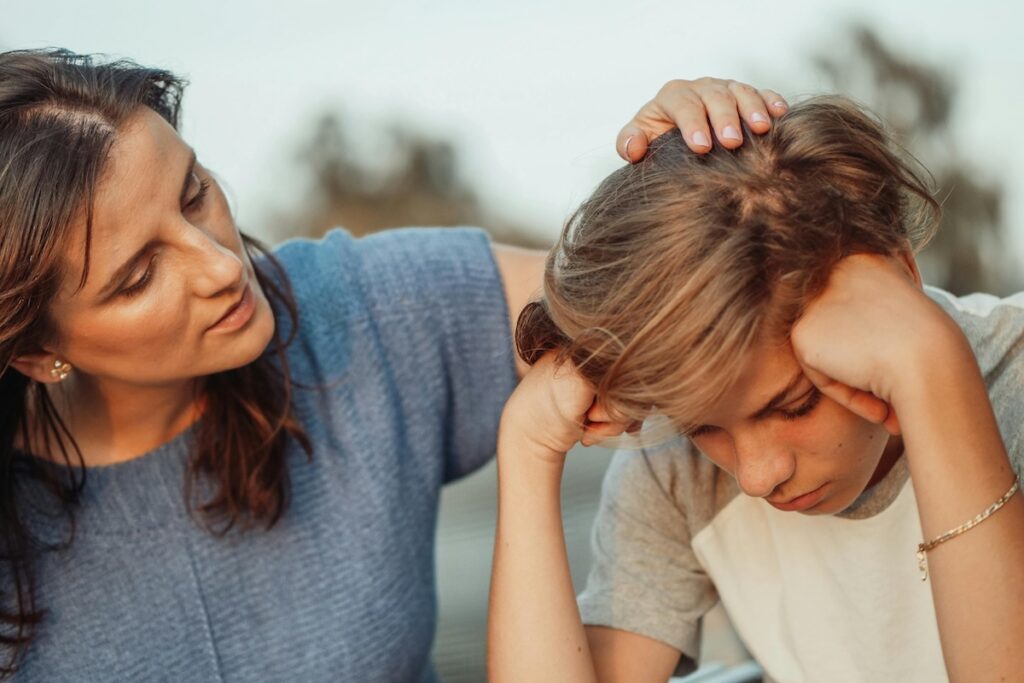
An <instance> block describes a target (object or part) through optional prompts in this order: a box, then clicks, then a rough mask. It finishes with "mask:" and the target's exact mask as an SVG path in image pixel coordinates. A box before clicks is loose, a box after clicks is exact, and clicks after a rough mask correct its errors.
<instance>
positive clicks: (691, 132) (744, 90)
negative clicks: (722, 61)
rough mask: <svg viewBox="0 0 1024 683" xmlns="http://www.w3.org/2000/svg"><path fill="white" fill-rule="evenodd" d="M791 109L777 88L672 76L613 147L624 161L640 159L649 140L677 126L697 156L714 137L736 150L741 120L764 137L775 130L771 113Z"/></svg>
mask: <svg viewBox="0 0 1024 683" xmlns="http://www.w3.org/2000/svg"><path fill="white" fill-rule="evenodd" d="M788 109H789V105H787V104H786V100H785V99H784V98H783V97H782V96H781V95H779V94H778V93H777V92H775V91H774V90H758V89H756V88H754V87H753V86H750V85H747V84H746V83H740V82H739V81H730V80H723V79H721V78H709V77H704V78H698V79H696V80H693V81H686V80H681V79H677V80H672V81H669V82H668V83H666V84H665V85H663V86H662V88H661V90H659V91H658V94H657V95H655V97H654V99H653V100H651V101H650V102H648V103H647V104H645V105H644V106H643V107H642V108H641V109H640V111H638V112H637V114H636V116H634V117H633V120H632V121H630V122H629V123H627V124H626V126H625V127H624V128H623V129H622V130H621V131H619V136H618V138H617V142H616V145H615V147H616V149H617V150H618V152H619V156H621V157H622V158H623V159H625V160H626V161H628V162H630V163H633V162H636V161H640V160H641V159H643V157H644V154H646V153H647V145H648V143H650V141H651V140H654V138H656V137H658V136H659V135H661V134H662V133H664V132H665V131H668V130H671V129H673V128H678V129H679V130H680V131H682V133H683V139H684V140H685V141H686V144H687V146H689V148H690V149H692V150H693V151H694V152H697V153H698V154H703V153H705V152H708V151H710V150H711V145H712V142H713V140H714V139H717V140H718V144H720V145H722V146H723V147H726V148H728V149H735V148H736V147H739V146H740V145H742V144H743V126H741V125H740V120H741V119H742V120H743V121H744V122H745V123H746V124H747V127H748V128H749V129H750V130H751V131H753V132H754V133H757V134H759V135H760V134H763V133H767V132H768V131H769V130H770V129H771V119H772V117H779V116H782V115H783V114H785V113H786V111H787V110H788ZM709 122H710V127H709ZM712 130H714V138H713V137H712Z"/></svg>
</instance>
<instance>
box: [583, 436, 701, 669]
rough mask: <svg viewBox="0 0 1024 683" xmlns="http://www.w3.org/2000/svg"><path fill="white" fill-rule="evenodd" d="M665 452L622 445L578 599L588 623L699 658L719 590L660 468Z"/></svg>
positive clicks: (607, 484) (608, 478)
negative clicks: (704, 624)
mask: <svg viewBox="0 0 1024 683" xmlns="http://www.w3.org/2000/svg"><path fill="white" fill-rule="evenodd" d="M663 455H665V454H663V453H660V452H656V453H654V454H652V453H649V452H647V451H642V450H641V451H619V452H617V453H616V454H615V456H614V458H613V459H612V462H611V465H610V466H609V468H608V472H607V474H606V475H605V480H604V485H603V488H602V492H601V504H600V508H599V511H598V515H597V519H596V520H595V522H594V529H593V535H592V538H591V551H592V556H593V557H592V562H593V564H592V566H591V570H590V574H589V576H588V577H587V584H586V588H585V589H584V590H583V592H582V593H581V594H580V595H579V597H578V604H579V608H580V613H581V616H582V618H583V623H584V624H587V625H591V626H606V627H610V628H615V629H620V630H624V631H630V632H632V633H637V634H640V635H643V636H647V637H649V638H654V639H656V640H659V641H661V642H663V643H665V644H667V645H671V646H672V647H674V648H676V649H677V650H679V651H680V652H682V653H683V654H684V655H685V656H686V657H688V658H690V659H691V660H694V661H695V660H696V659H697V656H698V654H699V650H700V619H701V617H702V616H703V615H704V614H705V613H706V612H707V611H708V610H709V609H711V607H713V606H714V604H715V603H716V602H717V601H718V596H717V593H716V592H715V589H714V586H713V585H712V583H711V580H710V579H709V577H708V576H707V574H706V573H705V572H704V570H703V568H702V567H701V566H700V564H699V563H698V561H697V559H696V556H695V554H694V552H693V550H692V548H691V546H690V531H689V527H688V524H687V521H686V519H685V516H684V513H683V511H682V510H681V508H680V507H679V506H677V505H676V504H675V503H674V501H673V498H672V496H671V493H670V490H671V488H670V486H669V485H668V483H669V482H664V481H662V477H661V475H660V473H659V472H658V471H657V469H658V468H659V467H661V466H662V463H658V462H656V460H657V459H658V458H661V457H663Z"/></svg>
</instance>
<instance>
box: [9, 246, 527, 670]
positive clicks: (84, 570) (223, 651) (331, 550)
mask: <svg viewBox="0 0 1024 683" xmlns="http://www.w3.org/2000/svg"><path fill="white" fill-rule="evenodd" d="M276 255H277V257H278V258H279V259H280V260H281V261H282V262H283V264H284V266H285V269H286V270H287V272H288V274H289V276H290V278H291V281H292V285H293V286H294V289H295V296H296V299H297V302H298V307H299V315H300V325H299V334H298V337H297V338H296V340H295V343H294V344H293V345H292V346H291V347H290V349H289V361H290V364H291V369H292V373H293V376H294V378H295V379H296V380H298V381H299V382H302V383H304V384H307V385H311V386H313V387H315V389H301V388H296V390H295V391H296V393H295V401H296V411H297V417H298V419H299V421H300V422H301V423H302V425H303V427H304V428H305V429H306V431H307V433H308V435H309V436H310V438H311V439H312V441H313V444H314V453H313V457H312V460H311V461H310V460H307V458H306V456H305V454H304V453H303V452H302V451H301V449H299V448H298V447H297V446H293V447H292V448H291V451H290V453H289V467H290V474H291V481H292V489H291V504H290V506H289V507H288V509H287V511H286V512H285V514H284V516H283V517H282V518H281V519H280V521H279V522H278V523H277V524H276V525H275V526H274V527H273V528H272V529H271V530H269V531H265V530H261V529H257V530H251V531H240V530H234V531H232V532H231V533H229V534H228V535H227V536H225V537H217V536H214V535H212V534H210V533H208V532H206V531H204V530H203V529H201V528H200V527H199V526H198V525H197V524H196V523H195V521H193V520H192V519H191V518H190V517H189V516H188V514H187V512H186V508H185V505H184V502H183V496H182V488H183V485H184V481H185V479H184V463H185V460H186V458H187V456H188V449H189V442H190V437H191V436H192V433H193V430H188V431H186V432H185V433H183V434H182V435H180V436H179V437H178V438H176V439H174V440H173V441H171V442H170V443H168V444H165V445H164V446H162V447H161V448H158V449H157V450H155V451H152V452H150V453H148V454H146V455H145V456H143V457H141V458H138V459H136V460H131V461H128V462H124V463H121V464H117V465H112V466H110V467H99V468H93V469H90V470H88V473H87V480H86V489H85V494H84V499H83V501H82V505H81V507H80V510H79V513H78V517H77V518H78V530H77V534H76V535H75V538H74V542H73V543H72V544H71V546H70V548H69V549H67V550H65V551H62V552H51V553H47V554H46V555H45V556H44V558H43V560H42V563H41V565H40V566H39V568H38V578H39V601H40V605H41V606H42V607H43V608H44V609H46V610H47V612H46V615H45V617H44V619H43V622H42V624H41V626H40V628H39V633H38V637H37V639H36V641H35V642H34V643H33V644H32V647H31V649H30V651H29V653H28V657H27V659H26V660H25V662H24V665H23V666H22V669H21V673H20V675H19V677H18V678H19V679H22V680H32V681H48V682H53V681H174V682H175V683H177V682H181V681H190V682H191V681H288V682H292V681H353V682H354V683H365V682H366V681H410V682H413V681H416V682H431V681H435V680H436V675H435V673H434V669H433V667H432V665H431V662H430V648H431V643H432V641H433V637H434V628H435V621H436V611H437V609H436V593H435V579H434V526H435V523H436V520H437V503H438V496H439V494H440V489H441V486H442V484H444V483H445V482H447V481H450V480H452V479H456V478H458V477H461V476H463V475H465V474H467V473H468V472H471V471H473V470H474V469H476V468H477V467H479V466H481V465H482V464H484V463H485V462H487V461H488V460H489V459H490V458H491V457H492V455H493V453H494V449H495V434H496V432H497V427H498V419H499V416H500V414H501V409H502V406H503V404H504V401H505V399H506V398H507V397H508V395H509V393H510V392H511V390H512V388H513V387H514V385H515V367H514V363H513V356H512V347H511V335H510V331H509V325H508V312H507V309H506V304H505V295H504V291H503V288H502V285H501V280H500V277H499V274H498V270H497V267H496V265H495V263H494V259H493V256H492V254H491V249H490V244H489V242H488V240H487V237H486V235H484V234H483V233H482V232H480V231H477V230H455V229H444V230H436V229H431V230H404V231H393V232H388V233H383V234H380V235H377V236H373V237H369V238H366V239H362V240H353V239H352V238H351V237H350V236H349V235H348V234H347V233H344V232H341V231H335V232H332V233H330V234H329V235H328V236H327V237H326V238H324V239H323V240H321V241H315V242H314V241H310V240H297V241H293V242H289V243H286V244H284V245H282V246H281V247H280V248H278V249H277V250H276ZM285 332H287V330H285ZM39 500H42V499H39ZM52 524H53V522H52V520H47V519H46V518H45V516H44V515H42V514H38V515H36V516H35V518H34V519H33V520H32V526H33V527H34V528H35V529H36V530H37V531H38V532H39V533H41V534H43V535H49V536H50V537H52V538H53V539H55V540H56V539H58V538H59V537H60V533H61V530H60V529H59V528H53V527H52Z"/></svg>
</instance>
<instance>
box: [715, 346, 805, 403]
mask: <svg viewBox="0 0 1024 683" xmlns="http://www.w3.org/2000/svg"><path fill="white" fill-rule="evenodd" d="M740 362H741V370H740V372H739V375H738V377H737V379H736V381H735V382H733V383H732V385H731V386H730V387H728V388H727V389H726V391H725V394H724V395H723V396H722V398H721V399H720V400H719V401H718V402H717V403H716V404H715V405H713V406H711V407H710V408H709V411H708V412H709V414H708V415H707V417H708V418H717V419H718V420H719V421H728V420H726V418H730V419H735V418H737V417H739V416H743V417H748V416H750V415H753V414H754V413H756V412H758V411H759V410H760V409H761V408H763V407H764V405H765V404H766V403H768V402H769V401H771V400H772V398H774V397H775V396H776V395H777V394H778V393H779V392H780V391H782V390H783V389H785V388H786V387H787V386H789V385H790V384H791V383H792V382H793V380H794V378H795V377H796V376H798V375H800V374H801V369H800V364H799V363H798V362H797V360H796V355H795V354H794V353H793V347H792V345H790V343H789V341H788V340H787V341H786V342H784V343H781V344H780V343H772V344H768V343H765V344H761V345H758V346H756V347H755V348H754V349H752V350H751V351H750V352H748V353H747V354H746V356H745V357H744V358H742V359H741V361H740ZM709 421H710V420H709Z"/></svg>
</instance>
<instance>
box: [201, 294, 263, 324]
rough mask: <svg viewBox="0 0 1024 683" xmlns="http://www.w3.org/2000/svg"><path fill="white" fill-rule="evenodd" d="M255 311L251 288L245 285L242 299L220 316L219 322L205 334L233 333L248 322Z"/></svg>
mask: <svg viewBox="0 0 1024 683" xmlns="http://www.w3.org/2000/svg"><path fill="white" fill-rule="evenodd" d="M255 310H256V303H255V300H254V299H253V294H252V287H251V286H250V285H246V286H245V289H244V290H243V291H242V298H241V299H239V300H238V303H236V304H235V305H234V306H232V307H231V308H229V309H228V310H227V312H225V313H224V315H223V316H221V318H220V320H218V321H217V322H215V323H214V324H213V325H211V326H210V327H209V329H207V332H233V331H234V330H237V329H239V328H241V327H242V326H243V325H245V324H246V323H247V322H249V319H250V318H252V314H253V311H255Z"/></svg>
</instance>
